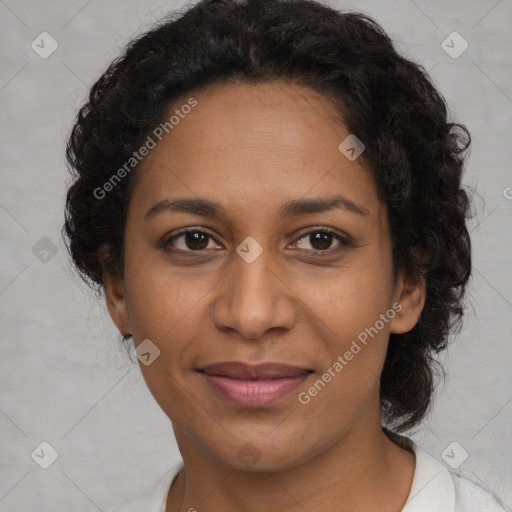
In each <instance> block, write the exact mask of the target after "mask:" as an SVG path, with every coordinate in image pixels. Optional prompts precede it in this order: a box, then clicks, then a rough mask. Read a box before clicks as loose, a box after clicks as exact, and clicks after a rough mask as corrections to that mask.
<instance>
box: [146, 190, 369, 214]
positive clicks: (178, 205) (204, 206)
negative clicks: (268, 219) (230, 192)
mask: <svg viewBox="0 0 512 512" xmlns="http://www.w3.org/2000/svg"><path fill="white" fill-rule="evenodd" d="M336 208H338V209H342V210H346V211H348V212H351V213H355V214H357V215H368V214H369V213H370V212H369V211H368V210H367V209H366V208H363V207H361V206H358V205H357V204H356V203H354V202H353V201H352V200H350V199H348V198H346V197H343V196H335V197H330V198H318V199H294V200H292V201H288V202H287V203H284V204H283V205H282V206H281V208H280V209H279V217H280V218H281V219H283V218H285V217H291V216H293V215H304V214H312V213H323V212H327V211H330V210H333V209H336ZM163 212H179V213H191V214H193V215H200V216H203V217H215V216H218V217H222V216H227V210H226V208H225V207H224V206H222V204H221V203H218V202H215V201H211V200H209V199H201V198H194V199H192V198H176V199H173V200H172V201H171V200H169V199H162V200H161V201H158V203H155V204H154V205H153V206H152V207H151V208H150V209H149V210H148V211H147V212H146V215H144V220H149V219H151V218H153V217H155V216H157V215H158V214H160V213H163Z"/></svg>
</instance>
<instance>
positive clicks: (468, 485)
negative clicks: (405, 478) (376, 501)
mask: <svg viewBox="0 0 512 512" xmlns="http://www.w3.org/2000/svg"><path fill="white" fill-rule="evenodd" d="M401 441H402V445H403V443H404V442H407V444H408V449H411V450H412V451H413V452H414V454H415V456H416V469H415V473H414V477H413V482H412V487H411V491H410V494H409V497H408V499H407V502H406V504H405V507H404V508H403V509H402V512H432V511H434V510H436V511H439V512H507V511H508V510H509V509H507V508H506V507H505V505H504V504H503V503H502V502H501V500H500V499H499V498H498V497H497V496H495V495H494V494H493V493H492V492H490V491H489V490H488V489H486V488H485V487H484V486H483V485H482V484H480V483H478V482H476V481H474V480H472V479H470V478H468V477H466V476H464V475H462V474H461V473H460V472H455V471H452V470H451V469H449V468H448V467H447V466H445V465H444V464H443V463H442V462H441V461H440V460H438V459H437V458H435V457H433V456H432V455H430V454H428V453H427V452H426V451H424V450H422V449H421V448H420V447H419V446H418V445H417V444H416V443H414V442H413V441H412V440H411V439H408V438H402V440H401Z"/></svg>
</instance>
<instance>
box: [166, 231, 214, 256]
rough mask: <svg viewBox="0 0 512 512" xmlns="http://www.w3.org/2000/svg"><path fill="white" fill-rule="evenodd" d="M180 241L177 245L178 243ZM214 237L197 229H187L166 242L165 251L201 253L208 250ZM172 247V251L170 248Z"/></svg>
mask: <svg viewBox="0 0 512 512" xmlns="http://www.w3.org/2000/svg"><path fill="white" fill-rule="evenodd" d="M178 240H179V241H180V242H179V243H177V241H178ZM213 240H214V239H213V237H212V236H211V235H209V234H208V233H206V232H205V231H202V230H200V229H197V228H186V229H182V230H181V231H179V232H178V233H177V234H175V235H173V236H172V237H170V238H169V239H168V240H167V241H166V242H164V249H165V250H169V251H183V252H201V251H205V250H208V245H209V241H213ZM169 246H171V249H168V247H169Z"/></svg>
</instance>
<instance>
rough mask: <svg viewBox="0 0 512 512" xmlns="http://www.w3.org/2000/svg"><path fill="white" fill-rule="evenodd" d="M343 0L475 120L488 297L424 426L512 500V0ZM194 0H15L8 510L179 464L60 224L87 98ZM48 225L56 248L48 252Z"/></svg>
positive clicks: (471, 176) (7, 175) (0, 215)
mask: <svg viewBox="0 0 512 512" xmlns="http://www.w3.org/2000/svg"><path fill="white" fill-rule="evenodd" d="M330 3H331V5H334V6H336V7H340V8H347V9H356V10H361V11H363V12H365V13H367V14H369V15H371V16H373V17H374V18H375V19H376V20H377V21H378V22H380V23H381V24H382V25H383V26H384V28H385V29H386V30H387V31H388V33H389V34H390V35H391V36H392V37H393V38H396V39H398V40H399V41H400V43H399V49H400V50H401V51H402V52H403V53H405V54H406V55H408V56H409V57H412V58H413V59H414V60H416V61H418V62H420V63H421V64H423V65H424V66H425V68H426V69H427V70H430V71H431V74H432V76H433V78H434V80H435V82H436V83H437V85H438V86H439V88H440V90H441V91H442V93H443V94H444V96H445V97H446V99H447V101H448V104H449V106H450V109H451V111H452V112H453V114H454V115H455V117H456V118H457V119H458V120H459V121H461V122H463V123H465V124H466V125H467V126H468V128H469V130H470V132H471V134H472V138H473V144H472V151H471V156H470V163H469V166H468V169H467V173H466V176H465V181H466V183H467V184H468V185H473V186H475V187H476V191H477V192H478V198H477V202H476V207H477V215H476V217H475V219H474V220H473V221H472V224H471V229H472V233H473V242H474V277H473V280H472V283H471V286H470V289H469V297H470V299H471V301H472V310H470V311H469V317H468V319H467V321H466V324H465V327H464V329H463V331H462V333H461V336H460V337H459V339H457V341H456V343H454V344H453V346H452V347H451V348H450V350H449V351H448V352H447V353H446V354H444V355H443V357H442V360H443V361H444V362H445V364H446V369H447V373H448V379H447V381H446V383H445V385H444V386H443V387H441V388H440V391H441V394H440V396H439V398H438V400H437V402H436V406H435V408H434V410H433V412H432V415H431V417H430V418H429V421H428V422H427V423H426V424H425V426H424V427H423V428H422V429H420V430H418V431H417V432H415V433H414V434H413V436H412V437H413V438H414V439H415V440H416V441H417V442H418V443H419V444H420V445H421V446H422V447H423V448H424V449H426V450H427V451H428V452H430V453H431V454H432V455H434V456H435V457H437V458H439V459H440V460H442V455H441V454H442V452H443V450H445V448H446V447H447V446H449V445H450V444H451V443H452V442H457V443H458V444H459V445H460V446H461V447H462V448H463V449H464V450H466V451H467V452H468V454H469V456H468V458H467V460H465V461H464V463H463V464H462V465H461V467H460V469H461V470H463V471H464V472H465V473H466V474H467V475H469V476H470V477H471V478H473V479H474V480H477V481H479V482H480V483H481V484H482V485H484V486H486V487H488V488H489V489H491V490H492V491H493V492H495V493H497V494H498V495H499V496H501V498H502V499H503V500H504V502H505V503H506V504H507V505H508V507H511V506H512V442H511V441H512V436H511V431H512V428H511V424H512V421H511V420H512V375H511V372H510V362H511V355H512V348H511V343H512V340H511V339H510V332H511V327H512V322H511V316H512V309H511V308H512V272H510V264H511V263H510V262H511V252H512V250H511V249H512V242H511V239H510V237H511V232H512V230H511V227H512V199H507V197H506V196H508V197H509V198H512V189H510V188H507V187H512V175H511V173H510V162H511V160H512V155H511V143H510V131H511V128H512V126H511V125H512V123H511V119H512V86H511V84H512V80H511V78H512V71H511V70H512V67H511V65H512V63H511V55H512V51H511V50H512V45H511V42H512V41H511V37H512V36H511V31H510V22H511V21H512V2H511V1H510V0H501V1H496V0H483V1H475V0H473V1H472V2H467V1H465V0H457V1H448V2H447V1H444V0H443V1H441V0H435V1H430V2H425V1H423V2H420V0H416V2H413V1H411V0H385V1H380V2H378V3H377V2H371V1H369V0H365V1H360V2H343V3H342V2H335V1H331V2H330ZM181 5H183V4H182V3H180V2H172V1H171V2H164V1H156V0H155V1H150V0H129V1H126V0H125V1H121V0H109V1H103V2H102V1H100V0H90V1H89V2H87V1H84V0H76V1H67V2H66V1H63V0H57V1H56V0H52V1H50V0H40V1H37V2H36V1H35V0H32V1H24V0H0V28H1V30H0V40H1V45H0V53H1V70H0V105H1V116H0V125H1V130H2V131H1V133H2V136H1V141H0V144H1V148H0V162H1V166H0V172H1V184H2V187H1V190H0V227H1V234H0V312H1V313H0V318H1V326H2V331H1V332H2V340H1V344H0V389H1V396H0V432H1V436H0V450H1V451H0V510H1V511H9V512H12V511H27V510H31V511H56V510H58V511H60V510H76V511H78V510H80V511H84V512H89V511H96V510H107V509H108V508H110V507H112V506H114V505H116V504H119V503H120V502H123V501H125V500H126V499H129V498H131V497H134V496H137V495H139V494H140V493H141V492H142V491H144V490H145V489H146V488H147V487H149V486H152V485H154V484H155V483H156V482H157V481H158V480H159V479H160V478H161V477H162V476H163V475H164V474H165V473H166V471H167V470H168V469H169V468H170V467H172V466H173V465H174V464H176V463H177V462H178V461H179V452H178V450H177V448H176V445H175V441H174V438H173V435H172V430H171V425H170V422H169V420H168V419H167V418H166V416H165V415H164V414H163V413H162V412H161V411H160V409H159V408H158V406H157V405H156V403H155V402H154V400H153V398H152V397H151V395H150V394H149V392H148V391H147V389H146V386H145V384H144V382H143V380H142V378H141V376H140V371H139V368H138V365H137V364H134V363H133V362H132V361H131V360H130V358H129V357H128V355H127V353H126V351H125V350H123V349H122V348H121V347H120V344H119V336H118V333H117V331H116V330H115V329H114V327H113V325H112V323H111V321H110V319H109V317H108V316H107V313H106V309H105V307H104V305H103V301H99V302H98V301H96V300H95V298H94V296H93V294H92V293H91V292H89V291H88V290H87V289H86V288H85V286H84V285H83V284H82V283H81V282H80V281H79V280H78V279H77V278H75V277H73V275H72V274H71V272H70V270H69V266H68V261H67V257H66V253H65V250H64V246H63V244H62V241H61V239H60V228H61V225H62V222H63V207H64V193H65V189H66V183H67V180H68V177H67V171H66V167H65V162H64V146H65V141H66V137H67V136H68V132H69V129H70V126H71V124H72V120H73V117H74V115H75V113H76V111H77V108H78V106H79V105H80V103H81V102H82V100H83V99H84V97H85V94H86V93H87V91H88V89H89V87H90V86H91V85H92V84H93V83H94V81H95V80H96V79H97V78H98V76H99V74H100V73H101V72H102V71H103V70H104V68H105V67H106V65H107V64H108V63H109V62H110V61H111V60H112V59H113V58H114V57H116V56H117V54H118V52H119V50H120V48H122V47H123V45H124V44H125V43H126V42H127V41H128V40H129V39H130V38H131V37H132V36H134V35H135V34H137V33H139V32H140V31H141V30H143V29H144V28H147V27H148V25H149V24H150V23H152V22H153V21H156V20H157V19H159V18H160V17H161V16H163V15H164V14H166V13H167V12H168V11H169V10H174V9H176V8H179V7H181ZM43 31H47V32H49V33H50V34H51V36H52V37H53V38H54V39H55V40H56V41H57V42H58V45H59V46H58V49H57V50H56V51H55V52H54V53H53V54H52V55H51V56H50V57H48V58H47V59H43V58H41V57H40V56H39V55H38V54H37V53H36V52H35V51H34V50H33V49H32V48H31V43H32V41H33V40H34V39H35V38H36V37H37V36H38V35H39V34H40V33H41V32H43ZM453 31H457V32H459V33H460V34H461V35H462V37H463V38H464V39H465V40H466V41H467V42H468V43H469V48H468V49H467V50H466V51H465V52H464V53H463V54H462V55H461V56H460V57H458V58H456V59H454V58H452V57H450V56H449V55H448V54H447V53H446V52H445V51H444V50H443V48H442V47H441V42H442V41H443V40H445V38H446V37H447V36H448V35H449V34H451V33H452V32H453ZM450 44H451V43H450ZM454 44H455V43H454ZM457 44H458V43H457ZM46 48H48V46H46ZM456 48H457V47H456ZM43 237H47V238H48V239H49V240H50V241H51V244H53V245H54V246H55V250H56V251H57V252H56V254H55V255H52V252H51V251H50V252H48V253H47V254H46V255H44V253H43V252H42V250H43V249H48V248H50V249H51V244H50V243H49V242H48V241H47V240H43V241H41V239H42V238H43ZM36 244H39V245H36ZM34 246H36V248H35V249H34V250H33V247H34ZM41 258H42V259H43V261H41ZM45 258H46V260H47V261H45ZM42 441H47V442H49V443H50V444H51V445H52V446H53V447H54V448H55V450H57V452H58V454H59V457H58V459H57V460H56V461H55V463H53V464H52V465H51V466H50V467H49V468H48V469H46V470H45V469H42V468H41V467H39V465H38V464H36V462H34V460H33V459H32V458H31V453H32V452H33V450H34V449H35V448H36V447H38V445H39V444H40V443H41V442H42ZM452 448H453V446H452ZM447 453H449V454H450V455H452V459H453V458H454V457H455V459H457V458H460V456H461V454H463V452H461V448H459V447H458V446H456V447H455V451H453V452H452V451H451V448H450V449H449V450H448V452H447ZM47 454H48V451H47V452H46V455H45V456H47Z"/></svg>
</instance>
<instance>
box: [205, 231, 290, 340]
mask: <svg viewBox="0 0 512 512" xmlns="http://www.w3.org/2000/svg"><path fill="white" fill-rule="evenodd" d="M251 244H252V245H251ZM258 246H259V244H258ZM259 247H261V246H259ZM261 249H262V248H261ZM257 253H259V254H257ZM231 265H233V268H232V270H231V272H229V273H228V274H227V275H226V278H225V282H224V283H223V286H222V287H221V293H220V296H219V297H218V298H217V301H216V305H215V309H214V321H215V323H216V325H217V327H218V328H220V329H226V328H231V329H235V330H237V331H239V332H240V334H242V335H243V336H244V337H246V338H253V339H255V338H258V337H260V336H261V335H263V334H264V332H265V331H267V330H268V329H272V328H275V327H282V328H287V329H289V328H290V327H291V325H292V322H293V317H294V314H293V305H292V304H291V303H290V300H289V297H288V296H287V293H286V290H287V288H286V286H284V285H283V284H282V283H281V282H280V280H279V279H278V277H277V276H276V275H275V274H276V272H275V270H272V268H273V267H276V265H275V262H273V258H272V255H271V251H270V250H259V249H258V247H257V246H256V245H255V244H254V243H253V242H252V241H251V240H248V241H247V242H245V241H244V242H242V243H241V244H240V245H239V246H238V248H237V254H233V261H232V262H231Z"/></svg>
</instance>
